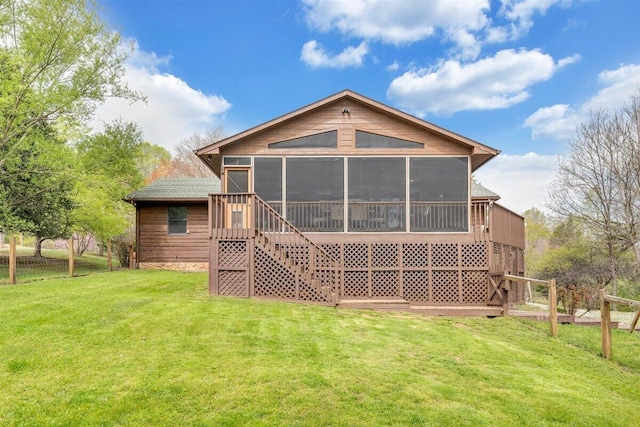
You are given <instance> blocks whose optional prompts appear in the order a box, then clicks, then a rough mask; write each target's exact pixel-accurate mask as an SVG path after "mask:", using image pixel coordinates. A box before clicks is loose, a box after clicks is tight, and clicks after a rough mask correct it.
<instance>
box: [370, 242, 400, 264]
mask: <svg viewBox="0 0 640 427" xmlns="http://www.w3.org/2000/svg"><path fill="white" fill-rule="evenodd" d="M371 266H372V267H374V268H385V267H395V268H398V245H397V244H396V243H373V244H372V245H371Z"/></svg>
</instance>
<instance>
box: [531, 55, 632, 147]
mask: <svg viewBox="0 0 640 427" xmlns="http://www.w3.org/2000/svg"><path fill="white" fill-rule="evenodd" d="M598 79H599V81H600V83H601V84H602V85H604V87H603V88H602V89H601V90H600V91H599V92H598V93H597V94H595V95H594V96H593V97H592V98H591V99H589V100H588V101H587V102H585V103H584V104H582V105H578V106H570V105H566V104H557V105H553V106H550V107H542V108H539V109H538V110H537V111H536V112H535V113H533V114H531V115H530V116H529V117H527V119H526V120H525V121H524V125H525V126H526V127H529V128H531V135H532V137H533V138H534V139H535V138H540V137H546V138H551V139H556V140H564V139H567V138H569V137H571V136H573V135H575V131H576V128H577V126H578V125H579V124H580V123H581V122H583V121H585V120H587V119H588V117H589V111H590V110H596V109H600V108H617V107H620V106H622V105H624V103H625V102H627V101H629V97H630V96H631V95H632V94H634V93H637V91H638V90H639V89H640V65H635V64H628V65H621V66H620V67H619V68H617V69H615V70H605V71H602V72H601V73H600V74H599V76H598Z"/></svg>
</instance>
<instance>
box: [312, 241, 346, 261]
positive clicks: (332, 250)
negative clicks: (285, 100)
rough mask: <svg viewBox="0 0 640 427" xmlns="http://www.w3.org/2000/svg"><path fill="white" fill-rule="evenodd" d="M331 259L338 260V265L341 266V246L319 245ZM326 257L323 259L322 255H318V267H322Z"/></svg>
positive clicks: (331, 244) (332, 244)
mask: <svg viewBox="0 0 640 427" xmlns="http://www.w3.org/2000/svg"><path fill="white" fill-rule="evenodd" d="M319 246H320V247H321V248H322V249H323V250H324V251H325V252H326V253H327V254H329V256H330V257H331V258H333V259H334V260H336V262H337V263H338V264H340V260H341V259H340V245H339V244H338V243H324V244H322V245H319ZM323 259H324V257H321V256H320V254H316V265H317V266H322V260H323Z"/></svg>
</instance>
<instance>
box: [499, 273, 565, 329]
mask: <svg viewBox="0 0 640 427" xmlns="http://www.w3.org/2000/svg"><path fill="white" fill-rule="evenodd" d="M504 280H510V281H512V282H519V283H531V284H532V285H537V286H544V287H546V288H549V330H550V332H551V336H552V337H554V338H556V337H557V336H558V301H557V290H556V279H551V280H539V279H531V278H528V277H521V276H513V275H511V274H505V275H504Z"/></svg>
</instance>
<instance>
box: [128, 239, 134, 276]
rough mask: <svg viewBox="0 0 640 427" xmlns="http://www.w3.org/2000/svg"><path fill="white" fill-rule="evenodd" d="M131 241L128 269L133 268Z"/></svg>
mask: <svg viewBox="0 0 640 427" xmlns="http://www.w3.org/2000/svg"><path fill="white" fill-rule="evenodd" d="M133 267H134V262H133V243H132V244H130V245H129V270H133Z"/></svg>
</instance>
